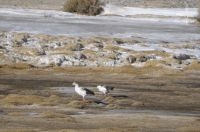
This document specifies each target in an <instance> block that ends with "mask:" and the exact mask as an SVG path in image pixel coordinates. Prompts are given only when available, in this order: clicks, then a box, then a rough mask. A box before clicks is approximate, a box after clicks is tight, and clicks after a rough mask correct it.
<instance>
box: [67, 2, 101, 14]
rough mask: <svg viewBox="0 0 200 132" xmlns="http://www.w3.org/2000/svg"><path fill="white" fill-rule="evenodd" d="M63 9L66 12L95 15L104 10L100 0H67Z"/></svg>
mask: <svg viewBox="0 0 200 132" xmlns="http://www.w3.org/2000/svg"><path fill="white" fill-rule="evenodd" d="M63 10H64V11H66V12H72V13H78V14H84V15H91V16H95V15H98V14H100V13H101V12H102V11H103V8H102V3H101V2H100V0H67V1H66V2H65V4H64V7H63Z"/></svg>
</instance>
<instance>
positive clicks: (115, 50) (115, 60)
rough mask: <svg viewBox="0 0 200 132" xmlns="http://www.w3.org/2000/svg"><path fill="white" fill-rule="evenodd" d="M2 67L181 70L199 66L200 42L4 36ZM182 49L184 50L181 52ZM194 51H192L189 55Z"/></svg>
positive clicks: (23, 35) (11, 34)
mask: <svg viewBox="0 0 200 132" xmlns="http://www.w3.org/2000/svg"><path fill="white" fill-rule="evenodd" d="M0 38H1V42H0V45H1V47H0V58H1V59H0V65H1V66H2V67H4V66H12V65H17V64H19V65H21V66H22V65H24V66H25V67H26V66H28V67H36V68H37V67H67V66H84V67H85V66H87V67H105V66H108V67H123V66H132V67H135V68H143V67H148V66H152V65H154V66H155V67H160V68H169V69H179V70H182V69H184V68H187V67H190V66H192V65H196V64H199V54H198V51H199V49H200V43H199V41H191V42H177V43H168V44H166V43H165V42H161V44H160V45H158V44H155V45H150V44H147V42H146V41H145V39H143V38H137V37H130V38H112V37H111V38H110V37H109V38H108V37H86V38H81V37H67V36H50V35H34V34H28V33H8V32H2V33H1V34H0ZM180 49H181V50H180ZM179 50H180V51H179ZM187 51H190V52H187Z"/></svg>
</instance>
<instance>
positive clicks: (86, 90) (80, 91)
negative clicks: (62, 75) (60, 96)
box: [72, 82, 95, 101]
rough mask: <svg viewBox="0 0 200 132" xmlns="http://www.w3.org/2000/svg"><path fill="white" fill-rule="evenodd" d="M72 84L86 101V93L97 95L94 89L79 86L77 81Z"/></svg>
mask: <svg viewBox="0 0 200 132" xmlns="http://www.w3.org/2000/svg"><path fill="white" fill-rule="evenodd" d="M72 85H73V86H75V92H76V93H77V94H78V95H81V96H82V97H83V100H84V101H85V96H86V95H95V94H94V92H93V91H91V90H89V89H87V88H83V87H79V85H78V83H76V82H73V83H72Z"/></svg>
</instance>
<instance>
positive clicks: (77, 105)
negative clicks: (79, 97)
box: [67, 101, 86, 109]
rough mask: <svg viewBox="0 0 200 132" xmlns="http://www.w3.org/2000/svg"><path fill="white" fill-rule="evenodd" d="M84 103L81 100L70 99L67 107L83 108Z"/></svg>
mask: <svg viewBox="0 0 200 132" xmlns="http://www.w3.org/2000/svg"><path fill="white" fill-rule="evenodd" d="M85 105H86V104H85V103H84V102H82V101H71V102H70V103H68V104H67V107H72V108H77V109H83V108H84V107H85Z"/></svg>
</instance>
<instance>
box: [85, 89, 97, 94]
mask: <svg viewBox="0 0 200 132" xmlns="http://www.w3.org/2000/svg"><path fill="white" fill-rule="evenodd" d="M83 89H84V90H85V91H86V94H89V95H95V94H94V92H93V91H92V90H89V89H87V88H83Z"/></svg>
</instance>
